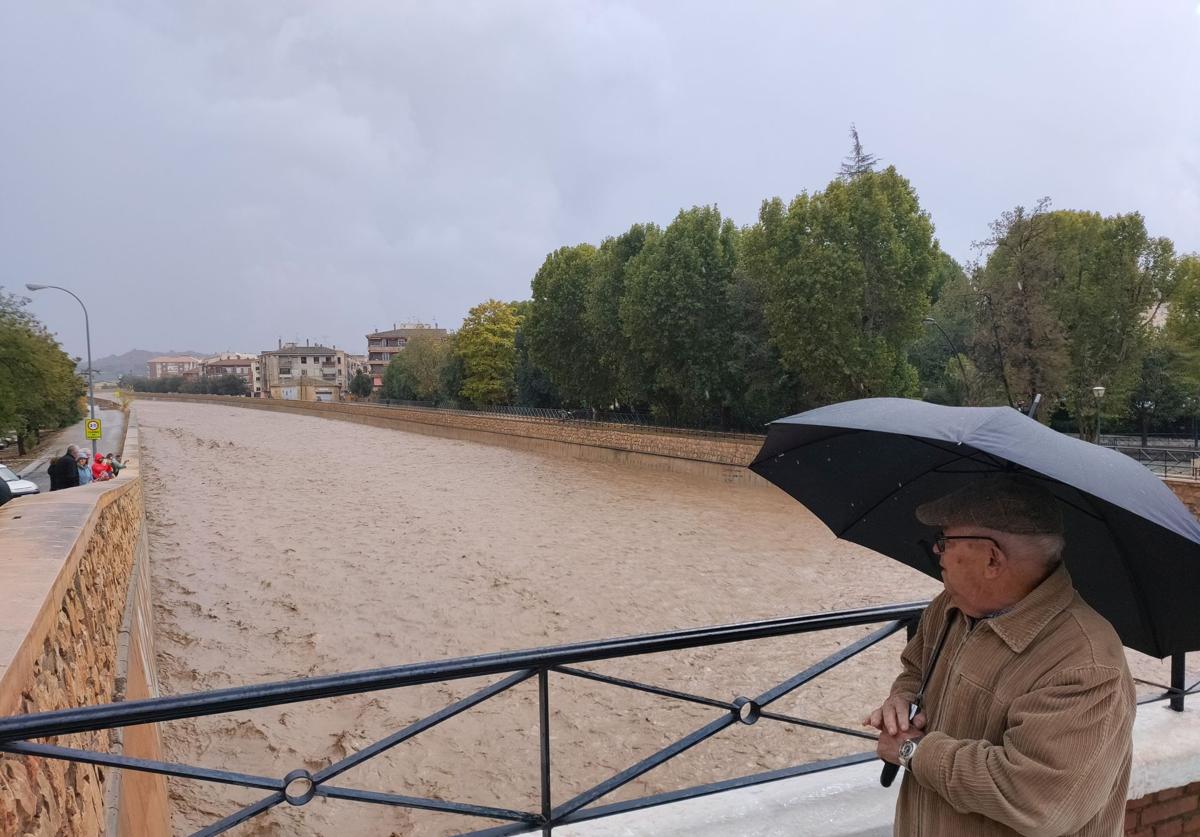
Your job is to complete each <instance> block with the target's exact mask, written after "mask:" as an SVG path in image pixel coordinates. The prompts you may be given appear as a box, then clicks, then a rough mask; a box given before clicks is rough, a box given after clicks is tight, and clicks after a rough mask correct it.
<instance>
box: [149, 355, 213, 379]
mask: <svg viewBox="0 0 1200 837" xmlns="http://www.w3.org/2000/svg"><path fill="white" fill-rule="evenodd" d="M203 362H204V361H202V360H201V359H200V358H198V357H191V356H190V355H162V356H160V357H152V358H150V359H149V360H148V361H146V377H147V378H173V377H179V378H183V377H188V376H189V374H190V375H191V376H192V377H195V376H197V375H199V374H200V364H201V363H203Z"/></svg>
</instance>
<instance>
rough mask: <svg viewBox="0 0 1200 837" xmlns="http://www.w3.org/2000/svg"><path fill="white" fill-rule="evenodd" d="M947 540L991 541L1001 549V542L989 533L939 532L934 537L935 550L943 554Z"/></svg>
mask: <svg viewBox="0 0 1200 837" xmlns="http://www.w3.org/2000/svg"><path fill="white" fill-rule="evenodd" d="M946 541H991V542H992V544H993V545H994V546H995V547H996V548H997V549H1000V550H1003V547H1002V546H1000V542H999V541H997V540H996V539H995V538H989V537H988V536H987V535H947V534H945V533H943V532H938V533H937V537H935V538H934V539H933V551H934V552H936V553H937V554H938V555H941V554H942V553H943V552H945V551H946Z"/></svg>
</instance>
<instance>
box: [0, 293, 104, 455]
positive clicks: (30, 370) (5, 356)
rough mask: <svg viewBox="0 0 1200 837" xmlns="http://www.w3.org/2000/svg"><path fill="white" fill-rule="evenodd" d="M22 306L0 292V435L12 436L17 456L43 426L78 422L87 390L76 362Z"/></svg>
mask: <svg viewBox="0 0 1200 837" xmlns="http://www.w3.org/2000/svg"><path fill="white" fill-rule="evenodd" d="M25 304H26V300H24V299H23V298H21V297H16V296H13V295H11V294H7V293H4V292H3V291H2V290H0V434H3V435H5V436H8V435H10V434H15V435H16V436H17V439H18V449H19V450H20V452H21V453H25V452H26V451H27V449H28V448H29V446H30V445H32V444H33V443H35V442H36V441H37V439H38V437H39V434H40V431H41V430H42V429H43V428H54V429H57V428H59V427H65V426H67V425H69V424H71V423H73V422H75V421H78V420H79V418H80V416H81V415H82V413H81V411H80V407H79V403H80V396H82V394H83V391H84V389H85V384H84V382H83V380H82V379H81V378H80V376H79V375H77V374H76V372H75V361H74V360H72V359H71V358H70V357H69V356H68V355H67V353H66V352H64V351H63V350H62V348H61V347H60V346H59V344H58V341H56V340H55V339H54V338H53V336H51V334H50V333H49V332H48V331H47V330H46V328H45V326H43V325H42V324H41V323H40V322H39V321H38V320H37V319H35V318H34V317H33V316H32V315H30V314H29V313H28V312H27V311H26V310H25Z"/></svg>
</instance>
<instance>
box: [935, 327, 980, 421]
mask: <svg viewBox="0 0 1200 837" xmlns="http://www.w3.org/2000/svg"><path fill="white" fill-rule="evenodd" d="M923 322H924V323H925V325H931V326H933V327H934V328H936V329H937V330H938V331H940V332H941V334H942V337H943V338H945V340H946V345H947V346H949V347H950V351H951V352H953V353H954V359H955V360H956V361H958V371H959V372H961V373H962V379H963V390H964V391H965V392H966V394H967V404H970V403H971V400H972V399H971V382H970V381H968V380H967V367H965V366H963V362H962V353H961V352H959V350H958V347H957V346H955V345H954V341H953V340H951V339H950V335H949V334H947V333H946V330H945V329H944V328H942V324H941V323H939V322H938V321H937V320H935V319H934V318H933V317H926V318H925V319H924V320H923Z"/></svg>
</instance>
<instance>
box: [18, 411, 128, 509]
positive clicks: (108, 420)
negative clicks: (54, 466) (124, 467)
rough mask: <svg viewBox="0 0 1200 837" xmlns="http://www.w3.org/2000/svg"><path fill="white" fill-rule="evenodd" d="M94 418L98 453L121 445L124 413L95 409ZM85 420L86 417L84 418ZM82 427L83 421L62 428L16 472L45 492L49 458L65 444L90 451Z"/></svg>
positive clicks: (123, 430)
mask: <svg viewBox="0 0 1200 837" xmlns="http://www.w3.org/2000/svg"><path fill="white" fill-rule="evenodd" d="M96 418H98V419H100V425H101V428H100V430H101V434H102V435H101V437H100V440H99V441H98V442H96V450H97V451H99V452H100V453H109V452H110V451H115V450H116V449H117V448H118V447H120V445H121V436H122V434H123V433H124V432H125V414H124V413H122V412H121V411H120V410H103V409H98V410H96ZM84 421H86V419H84ZM83 432H84V427H83V421H80V422H79V423H78V424H75V425H72V426H71V427H68V428H67V429H66V430H62V431H60V432H59V434H58V438H57V439H55V440H54V443H53V444H52V445H51V446H50V447H49V448H47V449H46V452H45V453H44V454H43V455H42V456H41V457H39V458H38V460H37V461H36V462H33V463H31V464H29V465H27V466H25V468H24V469H22V470H21V471H19V472H18V473H19V474H20V475H21V476H22V477H23V478H25V479H27V480H32V481H33V482H34V483H36V484H37V487H38V489H39V490H40V491H42V492H43V493H44V492H47V491H49V490H50V475H49V474H47V473H46V468H47V467H48V466H49V465H50V460H51V459H52V458H53V457H56V456H62V454H63V452H64V451H65V450H66V449H67V445H71V444H75V445H79V446H80V447H81V448H84V449H85V450H87V451H88V453H89V454H90V453H91V450H92V443H91V442H89V441H88V440H87V439H85V438H84V437H83Z"/></svg>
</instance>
